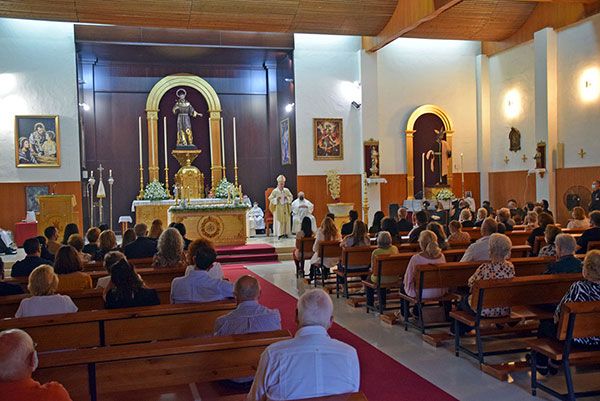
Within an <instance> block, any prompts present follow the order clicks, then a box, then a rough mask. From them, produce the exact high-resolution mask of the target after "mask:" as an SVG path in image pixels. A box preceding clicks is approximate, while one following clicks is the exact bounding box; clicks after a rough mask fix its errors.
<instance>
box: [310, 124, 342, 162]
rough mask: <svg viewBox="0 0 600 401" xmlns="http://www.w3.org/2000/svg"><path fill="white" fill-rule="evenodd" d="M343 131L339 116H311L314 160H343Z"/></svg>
mask: <svg viewBox="0 0 600 401" xmlns="http://www.w3.org/2000/svg"><path fill="white" fill-rule="evenodd" d="M343 131H344V127H343V120H342V119H341V118H313V132H314V160H343V159H344V136H343V134H344V132H343Z"/></svg>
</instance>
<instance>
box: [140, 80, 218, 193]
mask: <svg viewBox="0 0 600 401" xmlns="http://www.w3.org/2000/svg"><path fill="white" fill-rule="evenodd" d="M181 86H187V87H190V88H193V89H196V90H197V91H198V92H200V93H201V94H202V96H203V97H204V98H205V99H206V103H207V104H208V113H209V114H210V115H209V125H210V126H209V132H210V133H211V134H210V151H211V169H210V170H211V183H212V185H213V187H214V186H215V185H216V183H217V182H219V181H220V180H221V178H222V177H224V171H223V166H222V161H221V146H222V144H221V102H220V100H219V96H218V95H217V92H216V91H215V90H214V88H213V87H212V86H211V85H210V84H209V83H208V82H207V81H205V80H204V79H202V78H200V77H198V76H196V75H192V74H186V73H181V74H173V75H168V76H166V77H164V78H162V79H161V80H160V81H158V82H157V83H156V84H155V85H154V86H153V87H152V90H151V91H150V93H149V94H148V99H147V100H146V119H147V123H148V144H149V145H148V161H149V162H148V171H149V177H150V181H154V180H158V178H159V173H158V112H159V108H158V105H159V104H160V100H161V99H162V97H163V96H164V95H165V93H167V92H168V91H169V90H171V89H173V88H176V87H181Z"/></svg>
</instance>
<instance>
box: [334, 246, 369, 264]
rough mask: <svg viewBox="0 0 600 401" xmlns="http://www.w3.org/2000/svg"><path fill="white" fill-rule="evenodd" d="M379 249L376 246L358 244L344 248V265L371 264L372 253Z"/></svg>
mask: <svg viewBox="0 0 600 401" xmlns="http://www.w3.org/2000/svg"><path fill="white" fill-rule="evenodd" d="M375 249H377V247H375V246H357V247H351V248H343V249H342V265H343V266H344V267H345V268H352V267H355V266H370V265H371V254H372V253H373V251H374V250H375Z"/></svg>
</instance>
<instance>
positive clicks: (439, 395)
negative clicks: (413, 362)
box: [224, 265, 456, 401]
mask: <svg viewBox="0 0 600 401" xmlns="http://www.w3.org/2000/svg"><path fill="white" fill-rule="evenodd" d="M224 271H225V276H226V277H228V278H229V279H230V280H232V281H233V280H235V279H237V278H238V277H239V276H241V275H244V274H250V275H252V276H254V277H256V278H257V279H258V280H259V281H260V285H261V290H262V293H261V299H260V301H261V303H262V304H264V305H265V306H267V307H269V308H276V309H279V311H280V313H281V319H282V326H283V328H284V329H287V330H290V331H291V332H292V333H294V332H295V330H296V323H295V321H294V319H295V313H296V299H295V298H294V297H292V296H291V295H289V294H288V293H286V292H285V291H283V290H281V289H280V288H278V287H276V286H275V285H273V284H271V283H270V282H268V281H267V280H265V279H263V278H261V277H260V276H258V275H256V274H254V273H252V272H250V271H249V270H248V269H246V268H245V267H243V266H242V265H229V266H225V267H224ZM367 318H368V317H366V316H365V319H367ZM329 334H330V335H331V336H332V337H334V338H336V339H338V340H340V341H343V342H345V343H347V344H350V345H352V346H353V347H354V348H356V350H357V352H358V358H359V360H360V373H361V375H360V376H361V379H360V380H361V386H360V389H361V391H363V392H364V393H365V395H366V396H367V398H368V399H369V401H401V400H406V401H446V400H456V398H454V397H452V396H451V395H449V394H448V393H446V392H444V391H442V390H441V389H439V388H438V387H436V386H434V385H433V384H431V383H429V382H428V381H427V380H425V379H423V378H422V377H421V376H419V375H417V374H416V373H414V372H413V371H411V370H410V369H408V368H406V367H405V366H403V365H402V364H400V363H398V362H396V361H395V360H394V359H392V358H390V357H389V356H387V355H386V354H384V353H383V352H381V351H379V350H378V349H377V348H375V347H373V346H372V345H370V344H369V343H367V342H366V341H364V340H362V339H361V338H360V337H358V336H356V335H354V334H352V333H351V332H349V331H348V330H346V329H344V328H343V327H341V326H339V325H338V324H335V323H334V325H333V327H332V328H331V329H330V330H329Z"/></svg>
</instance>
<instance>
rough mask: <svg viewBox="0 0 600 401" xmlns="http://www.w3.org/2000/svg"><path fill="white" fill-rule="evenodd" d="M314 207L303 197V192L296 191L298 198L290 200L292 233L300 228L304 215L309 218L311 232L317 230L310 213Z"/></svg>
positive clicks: (314, 220) (313, 217)
mask: <svg viewBox="0 0 600 401" xmlns="http://www.w3.org/2000/svg"><path fill="white" fill-rule="evenodd" d="M314 209H315V205H313V203H312V202H311V201H309V200H308V199H306V198H305V197H304V192H298V198H297V199H296V200H295V201H293V202H292V216H293V217H292V222H293V224H292V234H296V233H297V232H298V231H299V230H300V225H301V224H302V219H304V217H308V218H309V219H310V223H311V226H312V230H313V232H316V231H317V221H316V219H315V216H313V214H312V213H313V210H314Z"/></svg>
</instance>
